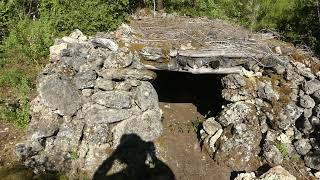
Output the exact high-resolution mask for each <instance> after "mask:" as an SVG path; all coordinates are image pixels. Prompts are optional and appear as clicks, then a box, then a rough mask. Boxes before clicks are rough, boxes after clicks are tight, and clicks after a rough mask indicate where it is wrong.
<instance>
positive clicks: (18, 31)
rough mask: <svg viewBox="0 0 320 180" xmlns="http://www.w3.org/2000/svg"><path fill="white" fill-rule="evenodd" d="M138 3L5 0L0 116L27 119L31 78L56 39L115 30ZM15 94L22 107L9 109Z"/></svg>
mask: <svg viewBox="0 0 320 180" xmlns="http://www.w3.org/2000/svg"><path fill="white" fill-rule="evenodd" d="M136 7H137V3H132V2H130V3H129V0H113V1H109V0H92V1H87V0H39V1H38V3H35V1H33V0H1V1H0V87H1V88H2V89H3V91H1V89H0V119H2V120H6V121H11V122H14V123H16V124H17V125H18V126H20V127H25V126H26V125H27V124H28V122H29V119H30V117H29V112H28V111H29V104H28V102H29V100H28V99H29V97H30V93H31V91H32V89H33V87H32V82H33V81H34V80H35V77H36V75H37V74H38V70H39V69H40V67H41V66H43V64H45V63H46V59H47V57H48V55H49V47H50V46H51V45H52V44H53V42H54V38H56V37H61V36H64V35H66V34H69V33H70V32H71V31H73V30H74V29H80V30H81V31H83V32H84V33H85V34H88V35H92V34H94V33H96V32H99V31H109V30H114V29H115V28H116V27H117V26H118V25H119V24H121V23H122V22H123V21H125V20H126V18H127V15H128V14H129V13H130V12H132V10H133V9H132V8H136ZM6 91H7V92H6ZM8 92H10V93H8ZM10 99H16V100H18V101H19V105H20V106H19V107H18V108H14V109H12V108H10V107H9V106H8V105H7V104H8V103H7V101H9V100H10Z"/></svg>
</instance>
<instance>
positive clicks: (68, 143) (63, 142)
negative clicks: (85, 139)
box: [46, 117, 84, 152]
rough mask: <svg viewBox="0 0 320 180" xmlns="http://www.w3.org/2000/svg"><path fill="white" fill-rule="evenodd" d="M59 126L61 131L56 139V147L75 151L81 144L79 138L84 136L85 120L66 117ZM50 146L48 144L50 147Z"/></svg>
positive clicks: (66, 150)
mask: <svg viewBox="0 0 320 180" xmlns="http://www.w3.org/2000/svg"><path fill="white" fill-rule="evenodd" d="M66 118H68V117H65V122H64V123H63V124H61V126H60V127H59V132H58V134H57V135H56V138H55V141H54V147H53V148H55V149H58V150H59V151H63V152H72V151H75V150H76V149H77V147H78V145H79V140H80V138H81V136H82V130H83V127H84V122H83V121H81V120H78V119H73V120H71V118H70V119H68V120H67V119H66ZM48 147H49V146H46V148H48Z"/></svg>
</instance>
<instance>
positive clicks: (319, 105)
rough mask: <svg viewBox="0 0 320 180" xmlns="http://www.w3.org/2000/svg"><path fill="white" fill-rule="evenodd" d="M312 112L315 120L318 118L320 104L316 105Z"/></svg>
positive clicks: (319, 116) (319, 115)
mask: <svg viewBox="0 0 320 180" xmlns="http://www.w3.org/2000/svg"><path fill="white" fill-rule="evenodd" d="M313 111H314V115H315V116H316V117H317V118H320V104H317V106H316V107H315V108H314V109H313Z"/></svg>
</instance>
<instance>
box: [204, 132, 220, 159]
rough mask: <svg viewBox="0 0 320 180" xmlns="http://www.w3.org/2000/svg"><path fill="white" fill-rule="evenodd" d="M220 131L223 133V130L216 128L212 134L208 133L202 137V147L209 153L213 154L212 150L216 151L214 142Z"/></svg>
mask: <svg viewBox="0 0 320 180" xmlns="http://www.w3.org/2000/svg"><path fill="white" fill-rule="evenodd" d="M222 133H223V130H222V129H218V130H217V131H216V132H215V133H214V134H213V135H208V136H207V137H206V138H205V139H204V142H203V144H204V147H205V148H206V149H207V151H208V152H209V153H211V154H213V153H214V152H216V151H217V145H216V142H217V141H218V139H219V138H220V137H221V135H222Z"/></svg>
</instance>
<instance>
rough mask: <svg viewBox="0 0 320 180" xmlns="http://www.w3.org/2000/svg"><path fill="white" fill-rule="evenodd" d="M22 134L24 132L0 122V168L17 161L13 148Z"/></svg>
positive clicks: (9, 124)
mask: <svg viewBox="0 0 320 180" xmlns="http://www.w3.org/2000/svg"><path fill="white" fill-rule="evenodd" d="M24 134H25V130H23V129H19V128H17V127H16V126H14V125H13V124H11V123H6V122H1V121H0V167H1V166H11V165H13V164H15V163H16V162H17V161H18V159H17V158H16V156H15V155H14V147H15V145H16V144H17V143H18V142H19V141H20V140H21V138H22V137H23V136H24Z"/></svg>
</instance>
